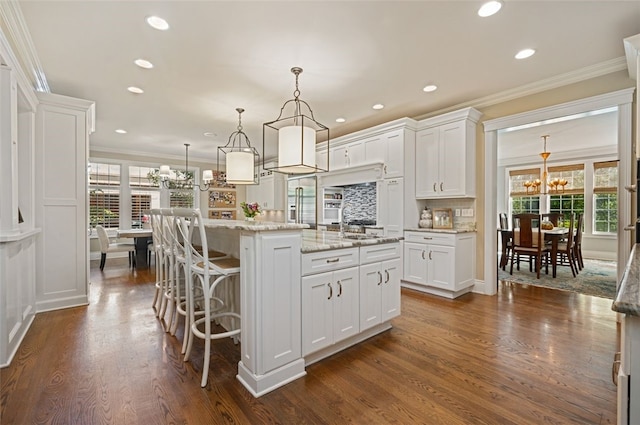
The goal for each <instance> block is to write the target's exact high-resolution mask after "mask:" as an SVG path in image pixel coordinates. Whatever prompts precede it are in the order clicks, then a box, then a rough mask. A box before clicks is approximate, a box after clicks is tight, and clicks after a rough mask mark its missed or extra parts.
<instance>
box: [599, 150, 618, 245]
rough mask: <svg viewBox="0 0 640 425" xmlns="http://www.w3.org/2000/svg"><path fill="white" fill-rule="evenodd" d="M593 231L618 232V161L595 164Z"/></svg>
mask: <svg viewBox="0 0 640 425" xmlns="http://www.w3.org/2000/svg"><path fill="white" fill-rule="evenodd" d="M593 231H594V232H597V233H617V232H618V162H617V161H606V162H595V163H594V164H593Z"/></svg>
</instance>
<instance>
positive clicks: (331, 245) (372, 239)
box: [300, 230, 404, 254]
mask: <svg viewBox="0 0 640 425" xmlns="http://www.w3.org/2000/svg"><path fill="white" fill-rule="evenodd" d="M347 235H356V236H355V237H361V238H364V239H348V238H343V237H341V236H340V234H339V233H338V232H327V231H321V230H303V231H302V249H301V250H300V251H301V252H302V253H303V254H304V253H309V252H316V251H326V250H330V249H340V248H352V247H358V246H364V245H375V244H381V243H391V242H398V241H400V240H402V239H404V238H402V237H387V236H366V235H364V234H362V233H347Z"/></svg>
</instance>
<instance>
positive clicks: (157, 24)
mask: <svg viewBox="0 0 640 425" xmlns="http://www.w3.org/2000/svg"><path fill="white" fill-rule="evenodd" d="M146 21H147V24H149V26H151V28H155V29H157V30H160V31H166V30H168V29H169V24H168V23H167V21H165V20H164V19H162V18H160V17H158V16H148V17H147V19H146Z"/></svg>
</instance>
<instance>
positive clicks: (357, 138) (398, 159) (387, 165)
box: [316, 118, 415, 178]
mask: <svg viewBox="0 0 640 425" xmlns="http://www.w3.org/2000/svg"><path fill="white" fill-rule="evenodd" d="M414 132H415V121H414V120H411V119H409V118H403V119H400V120H396V121H392V122H390V123H386V124H382V125H380V126H376V127H373V128H369V129H366V130H362V131H359V132H357V133H352V134H349V135H346V136H343V137H339V138H337V139H335V140H333V141H331V144H330V147H329V169H330V170H331V171H333V170H339V169H342V168H347V167H354V166H358V165H363V164H371V163H382V164H383V174H384V175H383V178H395V177H402V176H404V172H405V170H404V155H405V142H406V141H407V139H408V137H410V139H411V141H413V138H414V134H415V133H414ZM412 153H413V151H412ZM323 160H324V156H323V155H322V154H317V155H316V161H317V162H318V163H320V162H321V161H323Z"/></svg>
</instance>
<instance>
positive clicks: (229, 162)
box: [216, 108, 260, 184]
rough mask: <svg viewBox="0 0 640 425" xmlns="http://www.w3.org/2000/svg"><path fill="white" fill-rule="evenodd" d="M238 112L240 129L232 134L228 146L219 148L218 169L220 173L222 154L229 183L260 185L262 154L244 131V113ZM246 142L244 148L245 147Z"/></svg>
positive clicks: (242, 110) (238, 109)
mask: <svg viewBox="0 0 640 425" xmlns="http://www.w3.org/2000/svg"><path fill="white" fill-rule="evenodd" d="M236 111H238V129H237V130H236V131H234V132H233V133H231V135H230V136H229V141H228V142H227V144H226V145H224V146H220V147H218V155H217V161H216V162H217V164H216V168H217V169H218V171H220V154H222V155H224V156H225V157H226V159H225V161H224V162H225V168H226V178H225V180H226V181H227V183H231V184H258V172H257V171H258V170H257V169H258V164H260V154H259V153H258V151H257V150H256V148H254V147H252V146H251V142H250V141H249V137H248V136H247V135H246V134H245V132H244V131H242V113H243V112H244V109H242V108H236ZM243 141H244V146H243Z"/></svg>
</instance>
